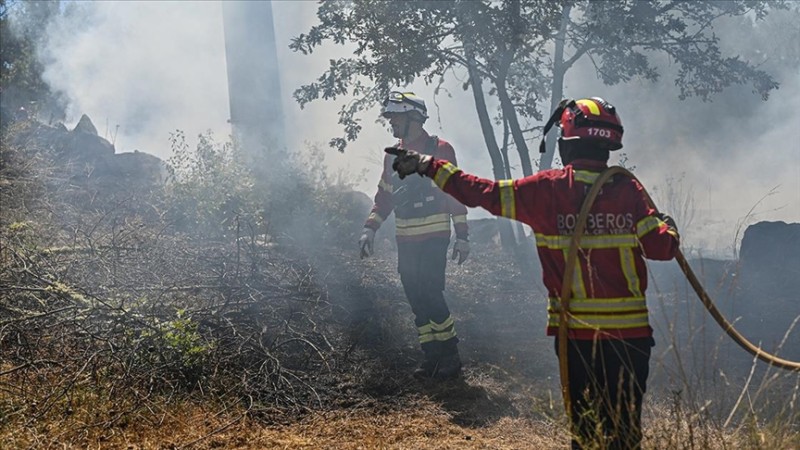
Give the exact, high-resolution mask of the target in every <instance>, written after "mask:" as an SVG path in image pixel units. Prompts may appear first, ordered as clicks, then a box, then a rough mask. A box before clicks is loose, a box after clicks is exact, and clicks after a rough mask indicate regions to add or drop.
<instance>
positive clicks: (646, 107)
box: [43, 1, 800, 256]
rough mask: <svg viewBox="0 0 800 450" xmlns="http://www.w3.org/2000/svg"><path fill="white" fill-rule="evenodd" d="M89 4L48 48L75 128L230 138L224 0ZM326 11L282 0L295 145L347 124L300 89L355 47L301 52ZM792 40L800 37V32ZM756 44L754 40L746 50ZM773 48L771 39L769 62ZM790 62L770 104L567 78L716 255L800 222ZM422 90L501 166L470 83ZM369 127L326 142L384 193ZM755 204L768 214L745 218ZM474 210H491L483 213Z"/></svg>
mask: <svg viewBox="0 0 800 450" xmlns="http://www.w3.org/2000/svg"><path fill="white" fill-rule="evenodd" d="M78 6H79V7H80V10H81V11H85V14H79V15H76V16H74V17H72V18H71V21H62V22H61V23H57V24H53V26H52V27H51V30H50V31H51V40H50V42H51V45H50V48H49V49H47V51H45V52H44V53H43V56H45V57H46V59H47V60H48V63H49V64H48V66H47V79H48V80H49V81H50V83H51V84H52V85H53V87H54V88H56V89H59V90H62V91H64V92H65V93H66V94H67V96H68V98H69V100H70V108H69V112H68V118H67V122H68V125H73V124H74V123H76V122H77V120H78V118H80V116H81V114H83V113H86V114H88V115H89V116H90V117H91V118H92V120H93V121H94V123H95V125H96V127H97V129H98V130H99V132H100V134H101V135H104V136H106V137H107V138H108V139H109V140H113V141H115V144H116V146H117V151H118V152H122V151H132V150H134V149H138V150H141V151H145V152H148V153H152V154H154V155H157V156H159V157H162V158H166V157H168V156H169V146H168V137H169V132H170V131H172V130H175V129H182V130H184V131H185V132H186V133H187V135H188V136H193V135H197V134H198V133H201V132H204V131H206V130H212V131H214V133H215V134H216V135H217V136H218V137H219V139H220V140H222V139H224V138H225V137H226V136H227V135H228V134H229V133H230V129H229V125H228V124H227V119H228V117H229V112H228V94H227V80H226V70H225V55H224V42H223V31H222V16H221V6H220V4H219V3H217V2H144V1H143V2H135V1H126V2H110V1H106V2H94V3H81V4H79V5H78ZM315 10H316V3H315V2H310V1H282V2H275V3H273V13H274V16H275V30H276V39H277V44H278V59H279V61H280V64H281V71H282V79H281V85H282V87H283V89H284V92H283V97H284V98H283V104H284V109H285V112H286V117H287V120H286V124H287V128H288V130H287V141H288V142H287V143H288V145H289V146H290V147H292V148H305V146H306V143H307V142H310V143H321V144H322V145H323V146H326V145H327V144H326V143H327V141H328V139H330V138H331V137H333V136H338V135H340V134H341V130H340V129H339V127H338V125H337V119H338V116H337V115H336V112H337V111H338V110H339V108H340V107H341V105H342V104H343V103H344V102H345V100H340V101H336V102H314V103H312V104H310V105H308V106H307V107H306V109H304V110H300V108H299V107H298V105H297V104H296V103H295V102H294V100H293V99H292V97H291V94H292V91H293V90H294V89H295V88H296V87H298V86H299V85H300V84H303V83H308V82H310V81H313V80H314V79H315V78H316V76H318V75H319V74H320V73H321V72H322V71H323V70H324V69H325V67H327V64H328V60H329V59H330V58H332V57H338V56H345V55H347V53H348V52H349V49H348V48H346V47H341V46H339V47H334V46H329V47H326V48H324V49H322V50H320V51H317V52H315V53H314V54H312V55H310V56H304V55H301V54H295V53H293V52H291V51H290V50H289V49H288V47H287V46H288V44H289V40H290V38H291V37H292V36H295V35H297V34H299V33H302V32H305V31H307V30H308V28H309V27H310V25H311V24H313V23H315V22H314V21H315V16H314V12H315ZM723 31H724V30H723ZM723 34H724V33H723ZM738 39H739V42H734V41H731V42H730V43H728V45H729V46H731V47H732V48H733V49H734V50H735V49H737V46H741V45H750V44H749V41H748V40H747V39H746V38H742V37H739V38H738ZM781 42H782V43H781V45H788V46H794V47H795V48H796V47H797V46H800V39H788V40H782V41H781ZM753 50H754V49H752V48H748V49H747V51H748V53H747V54H748V55H749V54H753ZM770 51H771V50H770V49H763V50H762V52H763V53H762V54H766V56H767V59H768V60H769V57H770V55H769V52H770ZM795 54H797V52H796V51H795ZM781 67H782V68H783V69H782V70H781V71H780V72H779V73H775V74H774V75H775V76H776V78H777V79H778V81H779V82H780V83H781V88H780V90H778V91H777V92H774V93H773V95H772V97H771V99H770V101H769V102H766V103H765V102H761V101H760V100H758V98H757V97H754V96H753V95H751V94H750V89H749V88H748V87H741V88H734V89H730V90H728V91H726V92H725V94H724V95H723V96H721V97H719V98H718V99H717V101H715V102H714V103H713V104H704V103H702V102H700V101H698V100H689V101H685V102H680V101H678V100H677V90H676V89H675V87H674V86H673V83H672V79H671V78H670V77H669V76H668V75H666V74H665V76H664V78H663V79H662V81H661V82H660V83H658V84H649V83H644V82H633V83H630V84H627V85H622V86H614V87H608V86H604V85H603V84H602V83H601V82H600V81H599V80H597V79H596V77H594V75H593V73H592V70H591V68H589V67H586V66H584V67H576V68H575V69H573V70H572V71H571V72H570V74H569V76H568V78H567V86H566V89H567V93H568V94H569V95H570V96H572V97H576V98H577V97H584V96H602V97H605V98H606V99H607V100H609V101H611V102H612V103H614V104H615V105H616V106H617V108H618V111H619V112H620V116H621V118H622V121H623V123H624V125H625V130H626V132H625V138H624V141H623V142H624V144H625V148H624V150H623V151H624V152H625V153H626V155H627V157H628V164H629V165H634V166H636V173H637V175H638V176H639V177H640V179H641V180H642V181H643V183H644V184H645V185H646V186H647V187H648V189H649V190H651V193H654V197H655V198H656V199H657V200H658V199H659V195H660V192H662V191H663V190H664V187H665V183H666V180H668V179H669V178H672V179H675V180H681V185H680V187H681V188H682V189H684V191H686V192H688V191H691V192H693V193H694V198H695V204H696V208H695V209H696V213H695V216H694V220H693V222H692V227H691V229H690V230H683V232H684V234H685V235H686V236H687V242H690V243H693V244H694V245H695V246H699V247H702V248H704V249H705V250H704V252H705V254H707V255H720V256H726V255H729V254H730V252H731V251H732V249H733V244H734V237H735V234H736V229H737V227H738V226H740V225H741V224H742V223H744V225H746V224H748V223H752V222H754V221H758V220H783V221H787V222H800V144H798V141H799V140H798V136H797V132H798V129H800V108H797V107H796V105H798V104H800V70H798V67H797V65H795V66H794V67H791V68H788V69H792V70H788V69H787V68H786V67H784V66H781ZM784 69H786V70H784ZM670 70H671V69H670V68H667V69H665V71H666V72H669V71H670ZM410 88H411V89H413V90H415V91H417V93H419V94H420V95H423V96H425V97H426V98H427V100H428V104H429V109H431V110H432V111H431V112H432V114H431V116H432V117H431V119H430V120H429V121H428V124H427V126H426V128H427V129H428V131H429V132H431V133H432V134H437V135H440V136H441V137H443V138H445V139H447V140H449V141H450V142H452V143H453V145H454V147H455V148H456V151H457V153H458V155H459V165H460V166H461V167H462V168H464V169H465V170H467V171H470V172H474V173H477V174H479V175H483V176H490V175H491V169H490V161H489V158H488V155H487V154H486V152H485V150H483V147H484V146H483V138H482V136H481V134H480V127H479V124H478V119H477V115H476V114H475V112H474V107H473V104H472V95H471V93H469V92H466V91H462V90H461V89H460V87H459V86H458V83H457V82H454V83H452V86H450V87H449V92H450V93H451V94H452V98H450V97H448V96H447V95H440V96H439V98H438V99H436V101H437V104H438V108H437V105H434V99H433V98H432V97H431V93H432V89H430V88H427V87H425V86H423V85H421V84H420V85H414V86H411V87H410ZM377 112H378V111H377V109H376V110H375V114H376V115H377ZM363 125H364V130H363V133H362V135H361V137H360V139H359V140H358V141H357V142H356V143H353V144H351V145H350V146H349V148H348V150H347V152H346V153H344V154H340V153H337V152H336V151H335V150H333V149H331V150H330V151H328V152H326V162H327V163H328V165H329V166H330V167H331V168H332V169H333V170H352V171H353V173H358V172H360V171H361V170H362V169H366V170H367V179H366V180H365V181H364V182H362V183H361V184H360V185H359V188H360V189H361V190H363V191H365V192H367V193H368V194H369V195H370V196H371V195H372V194H373V193H374V186H375V185H376V184H377V178H378V176H379V171H380V161H381V158H382V148H383V147H384V146H386V145H387V144H390V143H391V142H392V138H391V136H390V134H389V133H388V132H387V131H386V130H385V129H383V128H382V127H381V125H379V124H377V123H373V122H372V121H371V120H370V118H369V117H366V118H365V120H364V122H363ZM501 135H502V133H498V136H501ZM535 148H536V145H535V143H534V145H531V149H532V150H534V151H535ZM612 162H613V161H612ZM517 165H518V164H517ZM770 192H773V194H772V195H768V196H767V194H769V193H770ZM765 196H767V197H766V198H764V197H765ZM762 198H763V200H761V199H762ZM760 200H761V202H760V203H759V201H760ZM755 205H758V206H757V207H756V209H755V212H756V215H755V216H754V217H752V218H749V219H745V216H746V215H747V213H748V211H750V210H751V208H753V207H754V206H755ZM662 208H663V206H662ZM472 215H473V217H477V216H483V214H479V213H477V211H475V212H473V213H472ZM679 225H680V224H679ZM741 231H742V232H743V229H741ZM740 234H741V232H740Z"/></svg>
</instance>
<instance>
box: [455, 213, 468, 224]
mask: <svg viewBox="0 0 800 450" xmlns="http://www.w3.org/2000/svg"><path fill="white" fill-rule="evenodd" d="M453 223H454V224H456V223H467V215H466V214H459V215H457V216H453Z"/></svg>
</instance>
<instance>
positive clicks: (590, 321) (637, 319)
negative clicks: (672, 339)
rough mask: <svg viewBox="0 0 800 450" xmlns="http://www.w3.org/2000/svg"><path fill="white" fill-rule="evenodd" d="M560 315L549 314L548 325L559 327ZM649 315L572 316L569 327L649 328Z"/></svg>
mask: <svg viewBox="0 0 800 450" xmlns="http://www.w3.org/2000/svg"><path fill="white" fill-rule="evenodd" d="M558 322H559V320H558V314H549V315H548V319H547V325H548V326H551V327H557V326H558V325H559V323H558ZM649 325H650V322H649V321H648V320H647V313H646V312H643V313H637V314H616V315H613V316H598V315H591V314H572V315H571V316H570V318H569V327H570V328H573V329H583V330H603V329H606V330H608V329H621V328H640V327H646V326H649Z"/></svg>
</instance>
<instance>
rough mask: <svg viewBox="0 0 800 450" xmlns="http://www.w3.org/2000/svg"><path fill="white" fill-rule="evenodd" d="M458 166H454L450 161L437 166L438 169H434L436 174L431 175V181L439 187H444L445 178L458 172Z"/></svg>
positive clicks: (447, 178)
mask: <svg viewBox="0 0 800 450" xmlns="http://www.w3.org/2000/svg"><path fill="white" fill-rule="evenodd" d="M459 170H461V169H459V168H458V167H456V166H454V165H453V164H452V163H449V162H447V163H445V164H443V165H442V167H439V170H437V171H436V175H434V176H433V182H434V183H436V185H437V186H439V188H440V189H444V185H445V184H447V180H449V179H450V177H451V176H453V174H454V173H456V172H458V171H459Z"/></svg>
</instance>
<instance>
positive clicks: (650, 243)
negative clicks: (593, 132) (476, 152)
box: [426, 159, 678, 339]
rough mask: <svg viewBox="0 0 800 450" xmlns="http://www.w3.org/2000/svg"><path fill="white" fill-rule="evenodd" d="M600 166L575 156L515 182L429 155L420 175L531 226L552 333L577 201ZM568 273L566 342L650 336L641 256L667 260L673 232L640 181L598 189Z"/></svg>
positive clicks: (674, 242)
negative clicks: (485, 175)
mask: <svg viewBox="0 0 800 450" xmlns="http://www.w3.org/2000/svg"><path fill="white" fill-rule="evenodd" d="M606 167H607V165H606V164H605V163H603V162H598V161H592V160H576V161H573V162H572V163H571V164H569V165H567V166H566V167H564V168H563V169H551V170H545V171H542V172H539V173H537V174H534V175H531V176H528V177H525V178H521V179H516V180H500V181H492V180H487V179H483V178H479V177H476V176H474V175H469V174H465V173H464V172H462V171H461V170H460V169H458V167H456V166H455V165H454V164H452V163H450V162H448V161H444V160H438V159H434V160H433V162H432V163H431V164H430V166H429V167H428V170H427V172H426V175H427V176H429V177H431V178H433V180H434V182H435V183H436V184H437V185H438V186H439V187H440V188H441V189H442V190H444V191H445V192H447V193H448V194H450V195H451V196H453V197H454V198H456V199H457V200H458V201H460V202H461V203H463V204H464V205H466V206H470V207H475V206H480V207H483V208H484V209H486V210H488V211H489V212H491V213H492V214H494V215H497V216H503V217H507V218H509V219H515V220H518V221H520V222H523V223H525V224H527V225H529V226H530V227H531V228H533V230H534V233H535V236H536V247H537V251H538V253H539V259H540V260H541V263H542V271H543V278H544V285H545V287H546V288H547V292H548V296H549V305H548V309H547V312H548V323H547V334H548V335H551V336H553V335H556V334H557V331H558V325H559V308H560V303H559V296H560V293H561V282H562V279H563V274H564V271H565V264H566V258H567V252H568V250H569V247H570V241H571V235H572V232H573V230H574V228H575V226H576V222H577V218H578V213H579V211H580V208H581V205H582V203H583V200H584V198H585V196H586V194H587V193H588V191H589V189H590V188H591V185H592V183H594V181H595V180H596V179H597V177H598V176H599V174H600V172H601V171H602V170H603V169H605V168H606ZM580 247H581V248H580V251H579V253H578V261H577V262H576V267H574V268H572V269H571V270H574V271H575V272H574V278H573V279H574V281H573V285H572V293H573V294H572V295H573V297H572V299H571V300H570V312H571V316H570V323H569V333H570V334H569V336H570V338H572V339H609V338H620V339H628V338H639V337H650V336H652V328H651V327H650V324H649V319H648V312H647V304H646V302H645V290H646V289H647V268H646V266H645V262H644V258H648V259H655V260H668V259H672V258H673V257H674V255H675V252H676V250H677V249H678V235H677V233H676V232H675V231H674V230H673V229H671V228H669V226H667V224H666V223H664V222H663V221H662V220H661V219H659V217H658V216H657V215H656V211H655V210H654V209H652V208H651V207H650V206H649V205H648V203H647V200H646V198H645V196H644V193H643V188H642V186H641V185H640V184H639V183H638V182H637V181H636V180H633V179H631V178H628V177H624V176H616V177H612V178H611V179H610V180H609V181H608V182H607V185H606V186H603V188H602V190H601V191H600V193H599V195H598V196H597V200H596V201H595V203H594V206H593V207H592V210H591V213H590V214H589V217H588V220H587V224H586V230H585V233H584V236H583V238H582V239H581V245H580Z"/></svg>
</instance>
